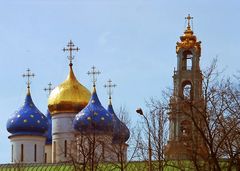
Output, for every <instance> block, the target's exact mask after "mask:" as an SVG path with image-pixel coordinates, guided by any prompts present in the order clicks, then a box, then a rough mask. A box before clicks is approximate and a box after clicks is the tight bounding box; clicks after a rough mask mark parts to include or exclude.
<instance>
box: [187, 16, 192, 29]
mask: <svg viewBox="0 0 240 171" xmlns="http://www.w3.org/2000/svg"><path fill="white" fill-rule="evenodd" d="M185 19H186V20H187V22H188V25H187V27H188V28H190V21H191V20H192V19H193V17H191V15H190V14H188V16H187V17H185Z"/></svg>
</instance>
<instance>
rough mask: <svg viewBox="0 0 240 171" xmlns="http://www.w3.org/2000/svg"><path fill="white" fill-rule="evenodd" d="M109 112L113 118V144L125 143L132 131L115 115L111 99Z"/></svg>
mask: <svg viewBox="0 0 240 171" xmlns="http://www.w3.org/2000/svg"><path fill="white" fill-rule="evenodd" d="M108 112H109V113H111V114H112V117H113V140H112V141H113V144H119V143H125V142H126V141H127V140H128V139H129V137H130V131H129V129H128V127H127V126H126V125H125V124H124V123H123V122H122V121H120V119H119V118H118V117H117V115H116V114H115V112H114V110H113V106H112V103H111V99H110V103H109V105H108Z"/></svg>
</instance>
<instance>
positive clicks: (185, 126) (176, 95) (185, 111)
mask: <svg viewBox="0 0 240 171" xmlns="http://www.w3.org/2000/svg"><path fill="white" fill-rule="evenodd" d="M185 19H187V20H188V25H187V28H186V30H185V32H184V34H183V36H180V42H177V46H176V54H177V69H176V70H174V74H173V83H174V90H173V95H172V97H171V99H170V104H169V106H170V111H169V123H170V124H169V125H170V131H169V141H168V144H167V146H166V150H165V155H166V157H167V158H169V159H189V158H190V156H191V153H192V151H191V149H193V148H194V149H196V148H195V147H193V144H196V143H194V142H193V141H195V140H196V141H198V140H199V138H197V137H199V136H198V135H196V134H197V133H196V131H194V130H195V129H194V124H193V122H192V120H191V118H190V117H189V115H190V114H191V115H194V117H195V116H196V117H198V116H199V113H198V112H197V111H201V109H203V107H204V100H203V95H202V79H203V76H202V72H201V70H200V64H199V63H200V56H201V42H200V41H197V37H196V36H195V35H194V33H193V31H192V29H191V26H190V20H191V19H193V18H192V17H191V16H190V15H188V17H186V18H185ZM191 105H194V107H197V108H198V109H199V110H194V111H193V109H192V108H193V107H192V106H191Z"/></svg>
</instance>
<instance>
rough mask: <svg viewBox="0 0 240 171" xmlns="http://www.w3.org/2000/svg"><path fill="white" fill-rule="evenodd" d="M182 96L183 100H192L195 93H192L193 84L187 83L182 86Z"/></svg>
mask: <svg viewBox="0 0 240 171" xmlns="http://www.w3.org/2000/svg"><path fill="white" fill-rule="evenodd" d="M182 94H183V98H184V99H186V100H190V99H192V97H193V92H192V84H191V82H189V81H186V82H184V83H183V84H182Z"/></svg>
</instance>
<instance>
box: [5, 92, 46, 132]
mask: <svg viewBox="0 0 240 171" xmlns="http://www.w3.org/2000/svg"><path fill="white" fill-rule="evenodd" d="M47 129H48V121H47V118H46V116H45V115H44V114H42V113H41V112H40V111H39V110H38V108H37V107H36V106H35V105H34V103H33V101H32V97H31V94H30V90H29V88H28V92H27V95H26V98H25V102H24V104H23V106H22V107H20V109H18V110H17V111H16V112H15V113H14V114H13V116H12V117H11V118H10V119H8V121H7V130H8V132H10V133H11V134H12V136H14V135H38V136H44V135H45V132H46V131H47Z"/></svg>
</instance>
